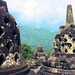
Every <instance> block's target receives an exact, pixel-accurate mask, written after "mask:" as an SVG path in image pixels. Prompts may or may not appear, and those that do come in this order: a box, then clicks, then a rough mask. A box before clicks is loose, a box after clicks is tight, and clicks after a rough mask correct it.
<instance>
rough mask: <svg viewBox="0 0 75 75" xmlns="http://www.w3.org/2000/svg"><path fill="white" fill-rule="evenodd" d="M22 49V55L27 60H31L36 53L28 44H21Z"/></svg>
mask: <svg viewBox="0 0 75 75" xmlns="http://www.w3.org/2000/svg"><path fill="white" fill-rule="evenodd" d="M21 49H22V55H23V57H24V58H25V60H29V59H30V58H31V56H32V55H33V52H34V51H33V50H32V49H31V47H30V46H29V45H27V44H26V43H23V44H21Z"/></svg>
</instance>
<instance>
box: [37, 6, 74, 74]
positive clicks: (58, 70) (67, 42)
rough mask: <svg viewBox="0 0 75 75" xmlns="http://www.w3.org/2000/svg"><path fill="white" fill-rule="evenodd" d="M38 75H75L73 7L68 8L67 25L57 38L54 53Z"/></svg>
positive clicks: (61, 28)
mask: <svg viewBox="0 0 75 75" xmlns="http://www.w3.org/2000/svg"><path fill="white" fill-rule="evenodd" d="M38 75H75V24H74V21H73V12H72V6H71V5H68V6H67V15H66V25H65V26H61V27H60V29H59V33H58V34H57V35H56V36H55V39H54V47H53V51H52V53H51V54H50V56H49V58H48V59H47V61H46V62H44V64H43V66H42V67H41V68H40V70H39V72H38Z"/></svg>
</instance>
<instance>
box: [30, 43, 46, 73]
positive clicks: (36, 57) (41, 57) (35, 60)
mask: <svg viewBox="0 0 75 75" xmlns="http://www.w3.org/2000/svg"><path fill="white" fill-rule="evenodd" d="M46 58H47V54H46V52H44V51H43V49H42V46H41V43H39V45H38V47H37V50H36V52H34V53H33V56H31V60H30V62H29V63H30V65H31V68H30V69H31V70H33V71H34V72H35V73H37V72H38V70H39V68H40V67H41V65H42V64H43V62H44V61H46Z"/></svg>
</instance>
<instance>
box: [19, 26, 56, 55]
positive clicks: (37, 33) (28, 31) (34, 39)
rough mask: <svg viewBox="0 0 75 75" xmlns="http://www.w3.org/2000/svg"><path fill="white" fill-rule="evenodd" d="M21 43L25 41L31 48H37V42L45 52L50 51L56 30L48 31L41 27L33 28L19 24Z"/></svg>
mask: <svg viewBox="0 0 75 75" xmlns="http://www.w3.org/2000/svg"><path fill="white" fill-rule="evenodd" d="M19 29H20V35H21V43H26V44H28V45H30V46H31V47H32V50H37V47H38V45H39V42H41V45H42V47H43V50H44V51H46V52H47V54H48V53H49V52H51V51H52V49H53V41H54V37H55V35H56V33H57V32H49V31H46V30H43V29H40V30H39V29H33V28H26V27H23V26H19Z"/></svg>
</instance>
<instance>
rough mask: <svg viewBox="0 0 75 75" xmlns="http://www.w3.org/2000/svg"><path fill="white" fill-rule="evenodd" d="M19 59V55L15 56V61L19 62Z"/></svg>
mask: <svg viewBox="0 0 75 75" xmlns="http://www.w3.org/2000/svg"><path fill="white" fill-rule="evenodd" d="M18 58H19V56H18V54H16V55H15V57H14V60H15V61H16V62H17V59H18Z"/></svg>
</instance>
